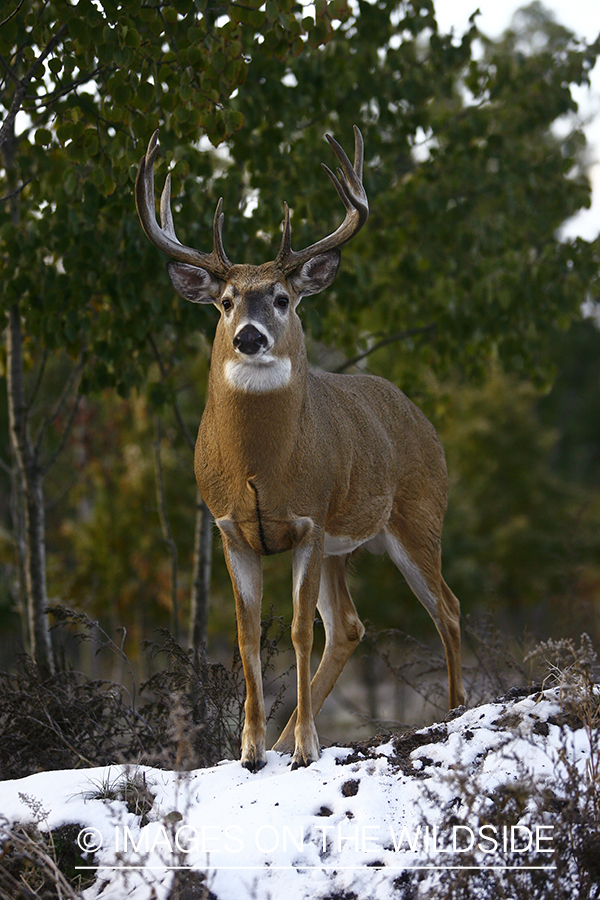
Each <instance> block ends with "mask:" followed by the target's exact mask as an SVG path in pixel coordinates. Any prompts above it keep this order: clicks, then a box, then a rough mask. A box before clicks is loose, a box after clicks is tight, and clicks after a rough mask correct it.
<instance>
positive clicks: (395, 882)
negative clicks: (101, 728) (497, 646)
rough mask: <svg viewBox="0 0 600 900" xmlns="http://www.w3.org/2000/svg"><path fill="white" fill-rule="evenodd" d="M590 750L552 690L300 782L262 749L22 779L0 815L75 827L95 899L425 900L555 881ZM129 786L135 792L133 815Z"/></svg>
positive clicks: (331, 758) (332, 751)
mask: <svg viewBox="0 0 600 900" xmlns="http://www.w3.org/2000/svg"><path fill="white" fill-rule="evenodd" d="M594 741H595V733H594V732H593V730H591V729H590V728H589V727H586V726H585V723H584V722H582V721H581V720H580V719H578V718H577V717H576V716H573V714H567V713H566V712H565V711H564V704H562V703H561V698H560V696H559V693H558V692H557V691H547V692H544V693H543V694H537V695H532V696H529V697H525V698H516V699H510V698H509V699H504V700H502V701H499V702H496V703H491V704H488V705H485V706H481V707H478V708H476V709H472V710H468V711H467V712H463V713H462V714H458V715H455V717H454V718H449V720H447V721H445V722H443V723H441V724H438V725H435V726H432V727H430V728H425V729H422V730H420V731H411V732H408V733H405V734H399V735H396V736H392V737H390V736H386V737H385V738H375V739H372V740H371V741H368V742H363V743H361V744H356V745H354V746H353V747H351V748H338V747H331V748H329V749H326V750H324V751H323V753H322V756H321V758H320V759H319V761H318V762H316V763H314V764H313V765H311V766H310V767H309V768H308V769H298V770H296V771H291V769H290V767H289V762H290V760H289V757H285V756H279V755H278V754H276V753H274V752H272V751H271V752H269V753H268V754H267V760H268V762H267V766H266V767H265V768H264V769H263V770H261V771H260V772H258V773H256V774H252V773H250V772H248V771H246V770H245V769H243V768H242V766H241V765H240V763H239V762H224V763H221V764H220V765H218V766H215V767H213V768H210V769H200V770H197V771H194V772H190V773H174V772H166V771H162V770H159V769H151V768H146V767H139V768H133V767H120V766H112V767H109V768H97V769H88V770H78V771H60V772H49V773H42V774H37V775H31V776H29V777H27V778H23V779H20V780H15V781H8V782H4V783H1V784H0V809H1V812H2V815H3V817H4V818H5V819H6V820H7V822H8V823H9V825H10V824H12V823H15V822H21V823H25V822H35V823H36V824H37V827H38V829H39V831H40V832H43V831H45V830H46V829H50V830H52V831H54V830H55V829H57V828H58V827H59V826H62V825H65V824H66V823H71V824H72V825H76V826H77V827H78V831H77V832H75V834H76V835H77V839H78V842H79V845H80V847H82V848H84V849H87V852H86V853H83V854H82V856H81V858H80V860H79V864H78V867H79V866H80V867H81V871H82V873H84V874H85V875H86V877H88V879H89V880H88V883H90V881H91V879H92V878H94V879H95V880H94V881H93V883H92V884H91V886H90V887H88V888H87V889H86V890H85V893H84V897H86V898H90V900H92V898H95V897H98V896H101V897H102V898H103V900H122V898H124V897H128V898H133V900H146V898H150V897H153V896H157V897H159V898H163V897H164V898H167V897H169V896H176V893H175V891H174V885H179V890H182V888H183V885H185V884H188V885H189V886H190V887H189V888H188V890H190V889H191V887H192V886H193V885H196V888H195V889H194V890H191V892H190V893H186V894H185V895H186V896H197V897H202V896H207V897H211V896H212V897H216V898H218V900H246V898H248V900H250V898H268V897H272V898H274V897H284V898H285V900H303V898H310V900H318V898H334V897H335V898H349V897H357V896H360V897H361V898H362V897H364V898H377V900H379V898H381V900H388V898H390V897H392V898H393V897H403V896H406V897H408V896H413V897H416V896H428V891H429V890H430V889H431V886H432V884H433V883H434V880H435V879H439V878H440V877H441V876H442V875H443V873H444V872H449V871H453V873H454V870H455V869H456V868H458V869H459V870H460V871H462V872H466V871H469V872H472V873H475V872H477V873H482V872H488V871H490V872H492V871H493V872H507V871H512V870H515V869H516V868H518V869H519V870H522V871H534V870H535V871H536V872H538V873H540V872H541V871H544V872H548V873H549V875H550V874H551V873H552V872H553V871H555V870H556V859H557V852H558V849H559V848H558V846H557V845H556V843H555V842H556V840H557V834H556V832H555V825H554V824H553V818H552V812H551V811H552V809H553V808H558V805H559V804H560V802H562V803H563V804H564V803H565V802H567V801H566V800H565V799H564V798H565V797H566V796H567V795H568V793H569V785H572V783H573V779H574V778H575V779H580V780H581V785H584V784H585V779H586V777H587V776H586V772H588V764H589V762H590V759H591V757H592V756H593V754H594V752H595V750H594ZM596 749H597V748H596ZM125 783H128V784H130V785H131V784H136V783H137V784H138V785H143V786H144V787H143V790H144V792H145V794H146V796H147V797H150V801H149V803H146V805H145V808H144V810H143V812H142V811H141V810H140V809H138V810H136V809H135V808H134V807H132V804H131V803H127V802H126V798H125V794H126V792H125V790H124V788H122V786H123V785H124V784H125ZM120 786H121V787H120ZM582 790H583V789H582ZM121 796H122V797H123V798H124V799H118V798H119V797H121ZM549 797H550V798H551V799H552V802H553V803H554V807H553V806H552V804H551V803H549V802H548V798H549ZM540 798H543V799H544V802H543V803H542V802H541V801H540ZM86 867H87V868H86ZM201 885H203V887H201ZM409 887H410V892H409ZM405 891H406V893H405ZM183 895H184V894H183V893H181V896H183Z"/></svg>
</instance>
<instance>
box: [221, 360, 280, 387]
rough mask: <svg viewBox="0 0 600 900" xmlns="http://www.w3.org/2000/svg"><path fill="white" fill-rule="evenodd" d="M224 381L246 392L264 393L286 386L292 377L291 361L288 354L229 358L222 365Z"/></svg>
mask: <svg viewBox="0 0 600 900" xmlns="http://www.w3.org/2000/svg"><path fill="white" fill-rule="evenodd" d="M224 373H225V381H226V382H227V384H229V385H230V386H231V387H233V388H235V389H236V390H238V391H245V392H246V393H247V394H265V393H268V392H269V391H277V390H279V389H280V388H284V387H286V386H287V385H288V384H289V383H290V379H291V377H292V362H291V360H290V358H289V357H288V356H284V357H282V358H281V359H279V358H278V357H275V356H271V357H270V358H269V359H265V357H264V356H263V357H262V358H261V359H260V360H255V361H252V362H251V361H250V360H248V361H246V360H244V359H230V360H228V361H227V362H226V363H225V367H224Z"/></svg>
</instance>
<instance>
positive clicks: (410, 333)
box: [334, 322, 437, 373]
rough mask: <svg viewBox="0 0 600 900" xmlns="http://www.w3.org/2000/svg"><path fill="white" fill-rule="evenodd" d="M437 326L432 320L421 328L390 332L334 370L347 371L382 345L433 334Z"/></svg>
mask: <svg viewBox="0 0 600 900" xmlns="http://www.w3.org/2000/svg"><path fill="white" fill-rule="evenodd" d="M436 328H437V324H436V323H435V322H432V323H431V324H430V325H423V326H421V327H420V328H408V329H407V330H406V331H399V332H397V334H390V335H388V336H387V337H384V338H382V339H381V340H380V341H377V343H376V344H373V346H372V347H369V349H368V350H365V351H364V353H359V354H358V355H357V356H353V357H352V359H347V360H346V362H345V363H342V365H341V366H339V367H338V368H337V369H334V372H336V373H340V372H345V371H346V369H350V368H351V367H352V366H355V365H356V364H357V363H359V362H360V361H361V360H363V359H366V357H367V356H370V355H371V353H375V351H376V350H381V348H382V347H387V345H388V344H394V343H396V341H403V340H406V339H407V338H411V337H415V336H416V335H418V334H432V333H433V332H434V331H435V330H436Z"/></svg>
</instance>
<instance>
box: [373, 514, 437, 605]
mask: <svg viewBox="0 0 600 900" xmlns="http://www.w3.org/2000/svg"><path fill="white" fill-rule="evenodd" d="M384 535H385V548H386V550H387V552H388V553H389V555H390V558H391V560H392V562H393V563H394V565H396V566H397V567H398V568H399V569H400V571H401V572H402V574H403V575H404V577H405V578H406V580H407V582H408V585H409V587H410V588H412V590H413V591H414V592H415V594H416V595H417V597H418V598H419V600H420V601H421V603H422V604H423V606H424V607H425V609H426V610H427V612H428V613H429V615H430V616H431V618H432V619H433V621H434V622H436V623H437V622H438V621H439V619H438V614H437V600H436V598H435V597H434V595H433V594H432V593H431V590H430V588H429V585H428V584H427V582H426V581H425V578H424V577H423V574H422V572H421V570H420V569H419V567H418V566H417V564H416V563H415V562H413V560H412V559H411V558H410V556H409V555H408V553H407V552H406V550H405V549H404V547H403V546H402V544H401V543H400V541H399V540H398V539H397V538H396V537H394V535H393V534H390V532H389V531H387V530H386V531H384Z"/></svg>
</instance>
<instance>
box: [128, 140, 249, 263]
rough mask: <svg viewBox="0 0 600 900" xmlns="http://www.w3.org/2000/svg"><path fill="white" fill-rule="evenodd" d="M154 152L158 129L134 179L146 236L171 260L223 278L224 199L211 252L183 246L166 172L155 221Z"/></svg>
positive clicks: (139, 213)
mask: <svg viewBox="0 0 600 900" xmlns="http://www.w3.org/2000/svg"><path fill="white" fill-rule="evenodd" d="M157 153H158V130H156V131H155V132H154V134H153V135H152V137H151V138H150V141H149V142H148V149H147V150H146V155H145V156H144V157H143V158H142V159H141V160H140V165H139V169H138V174H137V178H136V182H135V202H136V206H137V211H138V215H139V217H140V222H141V223H142V228H143V229H144V231H145V233H146V236H147V237H148V239H149V240H150V241H151V242H152V243H153V244H154V246H155V247H157V248H158V249H159V250H162V251H163V252H164V253H167V254H168V255H169V256H171V257H172V258H173V259H176V260H178V261H179V262H186V263H189V264H190V265H192V266H199V267H201V268H203V269H207V270H208V271H209V272H211V274H213V275H215V276H216V277H217V278H225V277H226V276H227V273H228V271H229V269H230V268H231V262H230V261H229V259H228V258H227V256H226V254H225V251H224V249H223V239H222V229H223V213H222V211H221V210H222V207H223V198H221V199H220V200H219V202H218V204H217V210H216V212H215V219H214V223H213V249H212V252H211V253H202V252H201V251H200V250H194V249H193V247H186V246H185V245H184V244H182V243H181V241H179V239H178V238H177V235H176V234H175V226H174V224H173V213H172V212H171V175H170V173H169V174H168V175H167V178H166V181H165V186H164V188H163V191H162V194H161V198H160V220H161V224H160V226H159V224H158V222H157V221H156V212H155V209H154V160H155V159H156V155H157Z"/></svg>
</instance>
